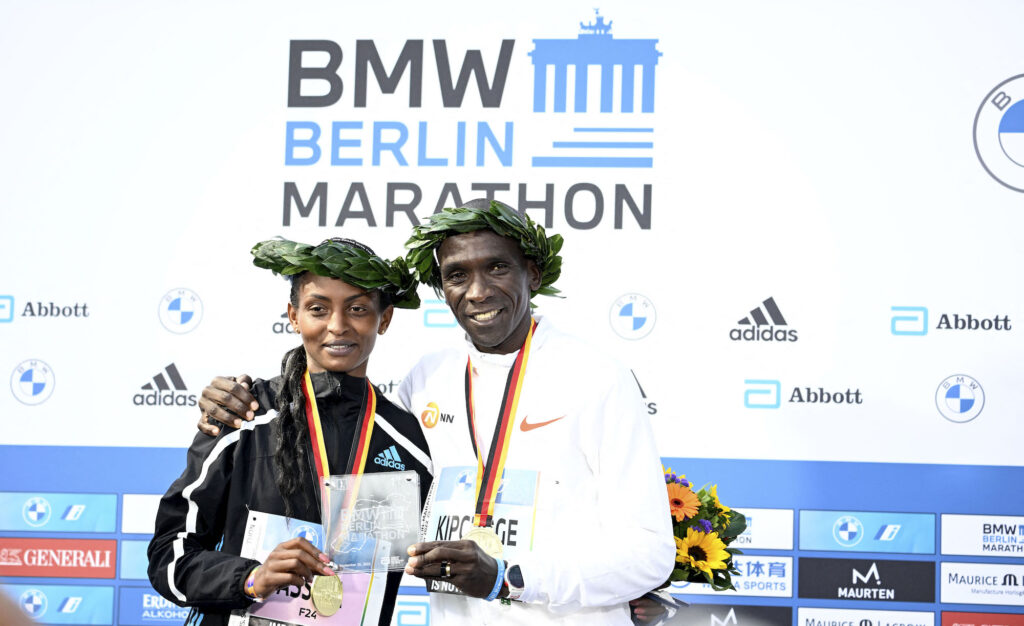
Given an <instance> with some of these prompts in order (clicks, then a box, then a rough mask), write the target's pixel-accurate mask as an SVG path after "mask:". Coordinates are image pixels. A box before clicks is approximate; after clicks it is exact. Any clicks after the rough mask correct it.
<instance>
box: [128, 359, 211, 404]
mask: <svg viewBox="0 0 1024 626" xmlns="http://www.w3.org/2000/svg"><path fill="white" fill-rule="evenodd" d="M141 389H142V391H144V392H148V393H137V394H135V396H134V397H133V398H132V402H133V403H134V404H135V406H195V405H196V396H195V394H190V393H186V392H187V391H188V388H187V387H185V381H184V380H182V378H181V374H180V373H179V372H178V368H177V366H176V365H175V364H174V363H171V364H170V365H168V366H167V367H165V368H164V371H162V372H158V373H157V374H156V375H155V376H153V380H151V381H150V382H148V383H146V384H144V385H142V387H141Z"/></svg>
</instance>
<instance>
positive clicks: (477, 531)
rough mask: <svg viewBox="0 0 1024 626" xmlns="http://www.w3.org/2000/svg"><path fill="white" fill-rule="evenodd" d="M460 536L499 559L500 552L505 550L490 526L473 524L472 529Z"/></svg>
mask: <svg viewBox="0 0 1024 626" xmlns="http://www.w3.org/2000/svg"><path fill="white" fill-rule="evenodd" d="M462 538H463V539H468V540H469V541H472V542H473V543H475V544H476V545H478V546H480V549H481V550H483V551H484V552H485V553H487V554H488V555H489V556H492V557H494V558H496V559H500V558H501V554H502V553H503V552H504V551H505V547H504V546H502V545H501V539H498V533H496V532H494V531H493V530H492V529H490V528H481V527H480V526H474V527H473V530H471V531H469V532H468V533H466V534H465V535H463V536H462Z"/></svg>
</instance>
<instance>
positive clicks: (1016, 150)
mask: <svg viewBox="0 0 1024 626" xmlns="http://www.w3.org/2000/svg"><path fill="white" fill-rule="evenodd" d="M974 151H975V152H976V153H977V155H978V159H979V160H980V161H981V165H982V167H984V168H985V171H986V172H988V173H989V174H990V175H991V176H992V178H995V179H996V180H997V181H999V182H1000V183H1002V184H1003V185H1004V186H1006V187H1009V188H1010V189H1013V190H1014V191H1024V74H1019V75H1017V76H1014V77H1013V78H1009V79H1007V80H1004V81H1003V82H1001V83H999V84H998V85H996V86H995V88H993V89H992V91H990V92H989V93H988V95H987V96H985V99H984V100H983V101H982V102H981V106H980V107H979V108H978V113H977V115H975V116H974Z"/></svg>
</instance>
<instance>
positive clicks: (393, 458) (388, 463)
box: [373, 446, 405, 470]
mask: <svg viewBox="0 0 1024 626" xmlns="http://www.w3.org/2000/svg"><path fill="white" fill-rule="evenodd" d="M373 462H374V463H376V464H377V465H382V466H384V467H390V468H391V469H396V470H404V469H405V463H403V462H402V457H400V456H398V448H396V447H395V446H391V447H390V448H387V449H386V450H384V451H383V452H380V453H378V454H377V456H375V457H373Z"/></svg>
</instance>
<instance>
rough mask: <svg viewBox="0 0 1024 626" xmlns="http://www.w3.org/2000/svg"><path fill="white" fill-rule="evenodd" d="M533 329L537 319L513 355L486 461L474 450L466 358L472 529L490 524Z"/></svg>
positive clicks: (469, 363)
mask: <svg viewBox="0 0 1024 626" xmlns="http://www.w3.org/2000/svg"><path fill="white" fill-rule="evenodd" d="M536 328H537V320H534V319H531V320H530V330H529V332H527V333H526V341H524V342H523V347H522V349H520V350H519V355H518V356H516V361H515V363H514V364H513V365H512V369H511V370H509V373H508V378H507V379H506V380H505V394H504V397H503V398H502V400H501V408H500V409H499V411H498V421H497V423H495V425H494V436H493V437H492V438H491V447H490V450H488V453H487V459H486V461H485V460H484V459H483V458H482V457H481V456H480V450H479V448H478V447H477V437H476V418H475V416H474V412H473V359H472V357H470V358H468V359H467V361H466V414H467V415H468V416H469V438H470V440H471V441H472V442H473V453H474V454H475V455H476V464H477V469H476V508H475V510H474V515H473V524H474V525H475V526H482V527H487V526H490V525H491V523H492V522H491V518H492V517H493V516H494V502H495V500H497V499H498V491H499V490H500V488H501V478H502V475H503V473H504V470H505V460H506V458H507V457H508V448H509V444H510V443H511V441H512V431H513V430H514V428H513V427H514V426H515V422H516V409H517V408H518V407H519V394H520V392H521V391H522V389H523V379H524V378H525V377H526V363H527V361H529V359H530V343H531V342H532V340H533V331H534V330H535V329H536Z"/></svg>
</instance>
